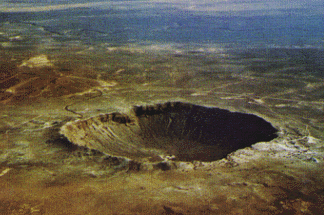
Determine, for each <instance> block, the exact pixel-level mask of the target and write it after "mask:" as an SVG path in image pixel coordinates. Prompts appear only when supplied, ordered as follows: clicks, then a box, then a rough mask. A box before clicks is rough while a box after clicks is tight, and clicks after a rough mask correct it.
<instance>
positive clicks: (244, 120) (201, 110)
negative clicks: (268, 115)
mask: <svg viewBox="0 0 324 215" xmlns="http://www.w3.org/2000/svg"><path fill="white" fill-rule="evenodd" d="M276 132H277V130H276V129H275V128H274V127H273V126H272V125H271V124H270V123H269V122H267V121H265V120H264V119H262V118H260V117H258V116H255V115H252V114H245V113H238V112H230V111H228V110H223V109H219V108H211V107H203V106H198V105H193V104H188V103H181V102H168V103H164V104H156V105H151V106H135V107H134V108H133V109H132V114H130V115H129V116H128V115H125V114H120V113H110V114H103V115H99V116H97V117H93V118H89V119H87V120H81V121H75V122H70V123H68V124H66V125H64V126H63V127H62V128H61V133H62V134H63V135H65V136H66V137H67V138H68V139H69V140H70V141H71V142H73V143H75V144H77V145H81V146H86V147H89V148H93V149H96V150H99V151H101V152H104V153H106V154H108V155H111V156H119V157H127V158H130V159H134V160H142V161H143V159H145V160H149V161H154V158H156V157H162V158H163V157H165V156H170V155H173V156H175V159H176V160H180V161H193V160H199V161H215V160H218V159H221V158H224V157H226V155H227V154H229V153H231V152H233V151H236V150H238V149H241V148H245V147H249V146H251V145H252V144H255V143H257V142H261V141H270V140H272V139H274V138H276V137H277V134H276Z"/></svg>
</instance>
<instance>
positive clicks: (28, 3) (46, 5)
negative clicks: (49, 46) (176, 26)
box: [0, 0, 324, 14]
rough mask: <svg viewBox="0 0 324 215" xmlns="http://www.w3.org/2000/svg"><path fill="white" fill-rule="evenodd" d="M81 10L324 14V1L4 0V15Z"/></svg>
mask: <svg viewBox="0 0 324 215" xmlns="http://www.w3.org/2000/svg"><path fill="white" fill-rule="evenodd" d="M77 7H99V8H116V9H130V8H131V9H134V8H137V9H145V8H162V9H163V8H165V7H167V8H170V7H171V8H176V9H183V10H189V11H197V12H222V11H228V12H242V11H258V12H261V13H262V12H263V13H269V11H276V10H282V9H284V10H289V9H304V10H305V11H309V12H310V13H316V14H318V13H323V11H324V10H323V8H324V1H323V0H147V1H141V0H132V1H125V0H106V1H103V0H101V1H100V0H0V12H18V11H44V10H58V9H67V8H77Z"/></svg>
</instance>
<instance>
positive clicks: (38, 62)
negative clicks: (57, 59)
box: [20, 54, 54, 68]
mask: <svg viewBox="0 0 324 215" xmlns="http://www.w3.org/2000/svg"><path fill="white" fill-rule="evenodd" d="M22 66H27V67H29V68H34V67H45V66H49V67H52V66H54V65H53V63H52V62H51V61H50V60H49V59H48V58H47V56H46V55H45V54H42V55H38V56H36V57H32V58H30V59H28V60H26V61H23V63H22V64H21V65H20V67H22Z"/></svg>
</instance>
